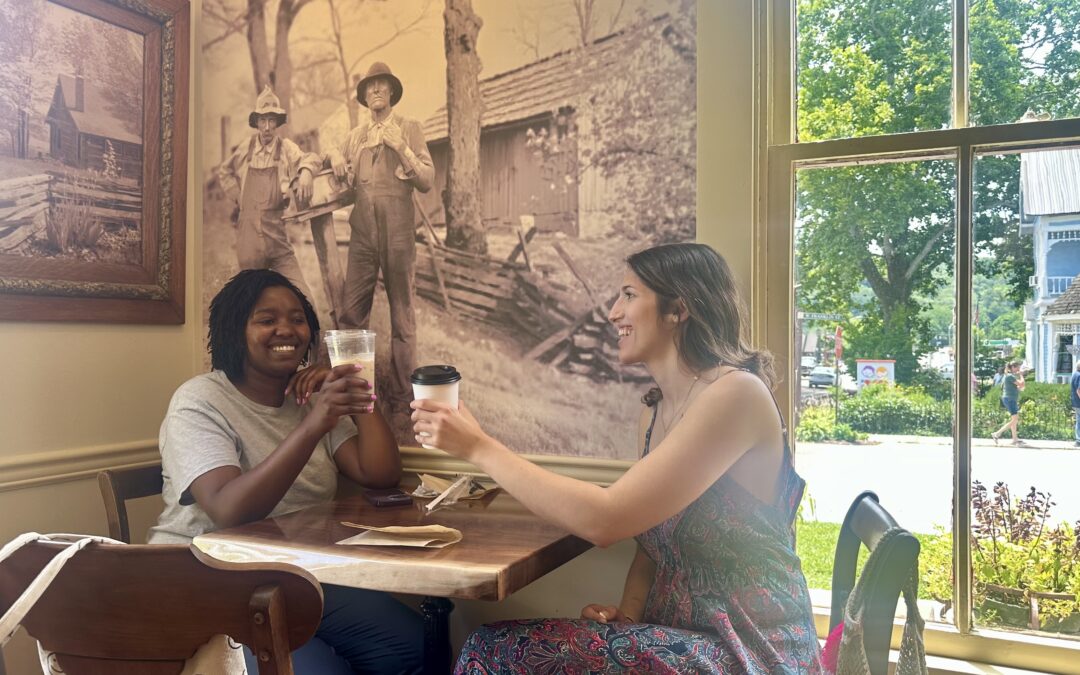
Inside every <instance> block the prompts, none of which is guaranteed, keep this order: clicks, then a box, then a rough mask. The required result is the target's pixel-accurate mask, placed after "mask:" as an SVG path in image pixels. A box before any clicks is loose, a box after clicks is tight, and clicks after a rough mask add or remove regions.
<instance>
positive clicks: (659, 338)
mask: <svg viewBox="0 0 1080 675" xmlns="http://www.w3.org/2000/svg"><path fill="white" fill-rule="evenodd" d="M659 301H660V298H659V296H657V295H656V293H655V292H654V291H653V290H652V289H650V288H649V287H648V286H646V285H645V283H644V282H643V281H642V280H641V279H640V278H639V277H638V276H637V275H636V274H634V273H633V271H631V270H629V269H627V270H626V274H625V275H624V276H623V281H622V286H621V290H620V292H619V299H618V300H616V301H615V304H614V305H612V307H611V311H610V312H609V313H608V321H610V322H611V323H612V324H614V325H615V329H616V330H617V331H618V333H619V362H620V363H623V364H631V363H643V362H644V363H648V362H649V360H651V359H653V358H655V357H658V356H659V355H660V354H662V353H663V352H664V351H665V350H667V349H674V347H675V339H674V338H675V327H676V326H677V324H676V323H675V321H674V319H675V315H673V314H661V313H660V306H659Z"/></svg>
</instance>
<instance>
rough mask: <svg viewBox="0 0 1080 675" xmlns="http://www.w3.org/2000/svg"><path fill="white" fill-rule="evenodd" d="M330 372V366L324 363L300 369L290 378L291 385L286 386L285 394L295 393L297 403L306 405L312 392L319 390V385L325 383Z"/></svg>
mask: <svg viewBox="0 0 1080 675" xmlns="http://www.w3.org/2000/svg"><path fill="white" fill-rule="evenodd" d="M329 374H330V368H329V367H327V366H324V365H322V364H315V365H313V366H310V367H308V368H304V369H303V370H298V371H296V373H295V374H293V376H292V378H290V379H289V385H288V386H287V387H285V395H286V396H288V395H289V394H290V393H292V394H295V396H296V405H304V404H305V403H307V402H308V399H310V398H311V395H312V394H314V393H315V392H317V391H319V387H321V386H322V385H323V382H325V381H326V376H327V375H329Z"/></svg>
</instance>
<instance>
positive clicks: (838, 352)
mask: <svg viewBox="0 0 1080 675" xmlns="http://www.w3.org/2000/svg"><path fill="white" fill-rule="evenodd" d="M835 339H836V346H835V347H834V348H833V353H834V355H835V356H836V360H837V361H838V362H839V361H840V359H842V358H843V357H844V329H843V328H841V327H840V326H837V327H836V336H835ZM838 370H839V369H838Z"/></svg>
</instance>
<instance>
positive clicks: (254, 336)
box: [244, 286, 311, 381]
mask: <svg viewBox="0 0 1080 675" xmlns="http://www.w3.org/2000/svg"><path fill="white" fill-rule="evenodd" d="M244 332H245V335H246V337H247V354H246V358H245V359H244V379H245V380H246V381H247V380H250V375H252V374H255V373H258V374H260V375H263V376H268V377H274V378H285V379H288V378H289V377H290V376H291V375H292V374H293V373H294V372H296V368H297V367H298V366H299V365H300V362H301V361H302V360H303V359H304V356H305V354H307V350H308V346H309V345H310V344H311V326H309V325H308V321H307V316H306V315H305V314H304V307H303V305H301V304H300V298H298V297H296V294H295V293H293V292H292V290H290V289H289V288H286V287H285V286H271V287H269V288H267V289H266V290H264V291H263V292H262V294H261V295H260V296H259V299H258V300H257V301H256V302H255V307H254V308H253V309H252V311H251V316H249V317H248V321H247V327H246V329H245V331H244Z"/></svg>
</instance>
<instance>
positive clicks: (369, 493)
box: [364, 488, 412, 506]
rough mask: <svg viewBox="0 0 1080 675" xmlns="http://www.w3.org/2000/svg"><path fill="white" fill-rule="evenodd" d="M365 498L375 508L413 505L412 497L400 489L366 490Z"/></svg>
mask: <svg viewBox="0 0 1080 675" xmlns="http://www.w3.org/2000/svg"><path fill="white" fill-rule="evenodd" d="M364 498H365V499H367V500H368V501H369V502H371V503H372V504H374V505H375V506H407V505H409V504H412V495H410V494H409V493H408V492H405V491H404V490H399V489H398V488H386V489H384V490H364Z"/></svg>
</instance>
